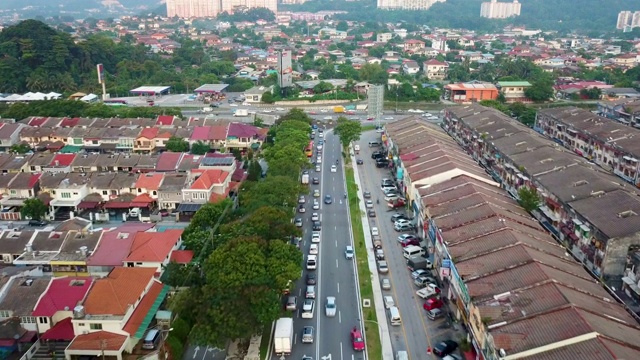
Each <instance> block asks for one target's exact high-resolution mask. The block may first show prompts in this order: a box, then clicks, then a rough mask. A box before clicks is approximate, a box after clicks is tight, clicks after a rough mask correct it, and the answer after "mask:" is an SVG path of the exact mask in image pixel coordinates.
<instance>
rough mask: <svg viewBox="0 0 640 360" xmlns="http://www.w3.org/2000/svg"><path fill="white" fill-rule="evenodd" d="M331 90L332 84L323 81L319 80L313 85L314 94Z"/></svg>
mask: <svg viewBox="0 0 640 360" xmlns="http://www.w3.org/2000/svg"><path fill="white" fill-rule="evenodd" d="M331 90H333V85H331V84H330V83H328V82H324V81H320V82H319V83H318V85H316V86H314V87H313V92H314V93H316V94H324V93H326V92H328V91H331Z"/></svg>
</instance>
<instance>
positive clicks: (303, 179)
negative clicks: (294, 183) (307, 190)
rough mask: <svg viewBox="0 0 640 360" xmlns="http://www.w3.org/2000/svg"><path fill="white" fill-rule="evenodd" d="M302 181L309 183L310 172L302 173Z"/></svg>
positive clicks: (304, 183)
mask: <svg viewBox="0 0 640 360" xmlns="http://www.w3.org/2000/svg"><path fill="white" fill-rule="evenodd" d="M301 182H302V184H303V185H309V174H302V179H301Z"/></svg>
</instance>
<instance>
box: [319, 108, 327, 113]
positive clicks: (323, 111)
mask: <svg viewBox="0 0 640 360" xmlns="http://www.w3.org/2000/svg"><path fill="white" fill-rule="evenodd" d="M320 112H322V113H326V112H329V110H327V109H322V110H320Z"/></svg>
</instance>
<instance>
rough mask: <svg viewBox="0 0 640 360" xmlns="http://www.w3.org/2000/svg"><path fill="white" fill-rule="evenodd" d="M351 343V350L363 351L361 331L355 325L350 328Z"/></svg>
mask: <svg viewBox="0 0 640 360" xmlns="http://www.w3.org/2000/svg"><path fill="white" fill-rule="evenodd" d="M351 345H353V350H355V351H364V339H363V338H362V333H361V332H360V330H358V328H357V327H355V326H354V327H353V330H351Z"/></svg>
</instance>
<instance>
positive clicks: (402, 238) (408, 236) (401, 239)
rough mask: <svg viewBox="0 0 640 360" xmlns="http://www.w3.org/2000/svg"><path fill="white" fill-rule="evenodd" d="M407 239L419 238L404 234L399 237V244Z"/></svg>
mask: <svg viewBox="0 0 640 360" xmlns="http://www.w3.org/2000/svg"><path fill="white" fill-rule="evenodd" d="M406 239H417V237H416V236H415V235H413V234H402V235H400V236H398V242H403V241H405V240H406Z"/></svg>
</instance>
